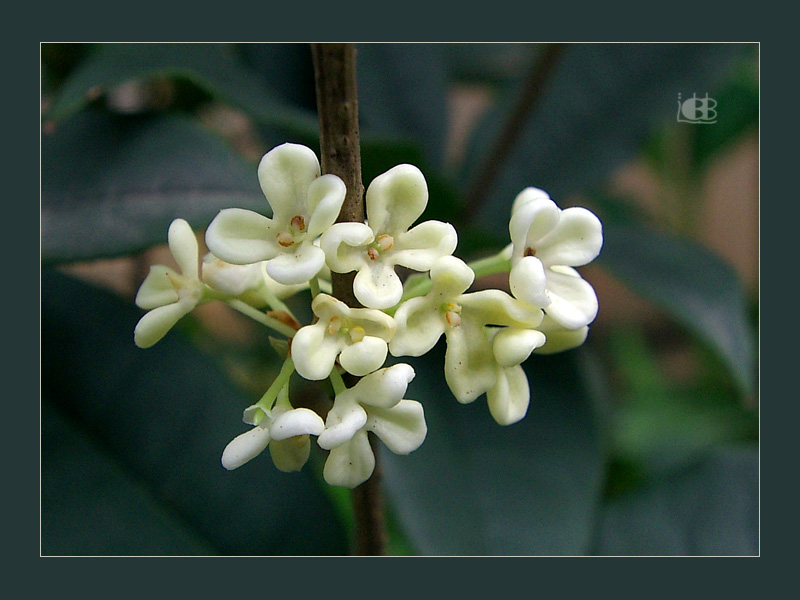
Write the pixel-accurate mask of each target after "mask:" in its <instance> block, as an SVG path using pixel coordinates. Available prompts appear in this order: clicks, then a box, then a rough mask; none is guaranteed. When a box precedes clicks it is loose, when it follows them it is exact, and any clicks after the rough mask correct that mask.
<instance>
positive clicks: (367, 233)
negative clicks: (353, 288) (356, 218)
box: [319, 223, 375, 273]
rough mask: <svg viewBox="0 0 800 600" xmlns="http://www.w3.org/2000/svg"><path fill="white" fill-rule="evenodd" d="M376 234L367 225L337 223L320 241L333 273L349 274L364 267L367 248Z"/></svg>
mask: <svg viewBox="0 0 800 600" xmlns="http://www.w3.org/2000/svg"><path fill="white" fill-rule="evenodd" d="M374 239H375V234H374V233H373V231H372V229H370V228H369V227H368V226H367V225H366V224H365V223H335V224H334V225H332V226H331V227H330V229H328V231H326V232H325V233H323V234H322V237H321V238H320V239H319V245H320V248H322V250H323V251H324V252H325V258H326V262H327V264H328V266H329V267H330V269H331V271H334V272H336V273H349V272H350V271H356V270H358V269H360V268H362V267H363V266H364V263H365V262H366V260H367V258H366V256H367V254H366V246H367V245H368V244H370V243H372V241H373V240H374Z"/></svg>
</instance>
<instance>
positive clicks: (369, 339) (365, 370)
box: [295, 335, 389, 376]
mask: <svg viewBox="0 0 800 600" xmlns="http://www.w3.org/2000/svg"><path fill="white" fill-rule="evenodd" d="M296 338H297V336H295V339H296ZM388 351H389V349H388V347H387V345H386V341H385V340H383V339H381V338H379V337H373V336H369V335H368V336H365V337H364V339H362V340H361V341H360V342H356V343H354V344H350V345H349V346H345V348H344V349H343V350H342V353H341V354H340V355H339V363H341V365H342V367H344V370H345V371H347V372H348V373H351V374H353V375H358V376H361V375H367V374H369V373H372V372H373V371H376V370H377V369H380V368H381V366H383V363H384V362H385V361H386V355H387V354H388ZM298 372H299V371H298Z"/></svg>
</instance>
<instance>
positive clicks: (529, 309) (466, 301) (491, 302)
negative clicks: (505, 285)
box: [458, 290, 543, 327]
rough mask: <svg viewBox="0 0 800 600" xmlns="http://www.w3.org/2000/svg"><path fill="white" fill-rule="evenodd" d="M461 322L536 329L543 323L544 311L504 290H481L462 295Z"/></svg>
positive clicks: (460, 299) (460, 300) (460, 301)
mask: <svg viewBox="0 0 800 600" xmlns="http://www.w3.org/2000/svg"><path fill="white" fill-rule="evenodd" d="M458 302H459V303H460V304H461V306H462V313H461V320H462V321H464V320H467V321H470V320H472V321H477V322H479V323H481V324H482V325H505V326H510V327H536V326H537V325H538V324H539V323H540V322H541V321H542V316H543V315H542V311H541V310H539V309H538V308H536V307H535V306H531V305H530V304H526V303H525V302H520V301H519V300H517V299H515V298H512V297H511V296H509V295H508V294H506V293H505V292H504V291H502V290H480V291H478V292H471V293H469V294H464V295H462V296H461V297H460V298H459V300H458Z"/></svg>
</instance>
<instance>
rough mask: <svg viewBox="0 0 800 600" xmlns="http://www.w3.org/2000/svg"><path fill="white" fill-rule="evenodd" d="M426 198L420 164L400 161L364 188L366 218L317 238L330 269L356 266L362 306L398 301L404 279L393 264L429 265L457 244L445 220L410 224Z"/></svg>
mask: <svg viewBox="0 0 800 600" xmlns="http://www.w3.org/2000/svg"><path fill="white" fill-rule="evenodd" d="M427 204H428V185H427V183H426V181H425V177H424V176H423V175H422V173H421V172H420V170H419V169H417V168H416V167H414V166H412V165H398V166H396V167H394V168H392V169H390V170H389V171H387V172H386V173H384V174H383V175H380V176H378V177H376V178H375V179H374V180H373V181H372V183H371V184H370V186H369V188H368V189H367V194H366V211H367V224H365V223H337V224H335V225H333V226H332V227H331V228H330V229H329V230H328V231H326V232H325V233H324V234H323V235H322V237H321V238H320V246H321V247H322V249H323V250H324V251H325V257H326V261H327V264H328V266H329V267H330V269H331V271H334V272H336V273H349V272H350V271H357V274H356V276H355V280H354V281H353V292H354V294H355V297H356V298H357V299H358V301H359V302H361V304H363V305H364V306H366V307H369V308H390V307H392V306H394V305H396V304H397V303H398V302H399V301H400V298H401V296H402V295H403V284H402V282H401V281H400V278H399V277H398V276H397V274H396V273H395V271H394V267H395V265H401V266H404V267H408V268H409V269H413V270H415V271H427V270H428V269H430V268H431V265H433V263H434V261H435V260H436V259H437V258H439V257H442V256H446V255H448V254H452V253H453V251H454V250H455V248H456V245H457V243H458V236H457V234H456V230H455V229H454V228H453V226H452V225H450V224H449V223H442V222H441V221H425V222H423V223H420V224H419V225H417V226H416V227H413V228H412V229H409V227H411V225H412V224H413V223H414V222H415V221H416V220H417V219H418V218H419V217H420V216H421V215H422V213H423V211H424V210H425V207H426V205H427Z"/></svg>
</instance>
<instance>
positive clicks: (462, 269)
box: [431, 256, 475, 299]
mask: <svg viewBox="0 0 800 600" xmlns="http://www.w3.org/2000/svg"><path fill="white" fill-rule="evenodd" d="M431 281H432V282H433V287H432V292H433V293H438V294H441V295H442V296H444V297H447V298H448V299H449V297H455V296H459V295H461V294H463V293H464V292H466V291H467V290H468V289H469V286H471V285H472V282H473V281H475V272H474V271H473V270H472V269H471V268H470V267H469V265H467V263H465V262H464V261H463V260H461V259H460V258H456V257H455V256H443V257H441V258H440V259H438V260H437V261H436V262H435V263H433V265H432V266H431Z"/></svg>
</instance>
